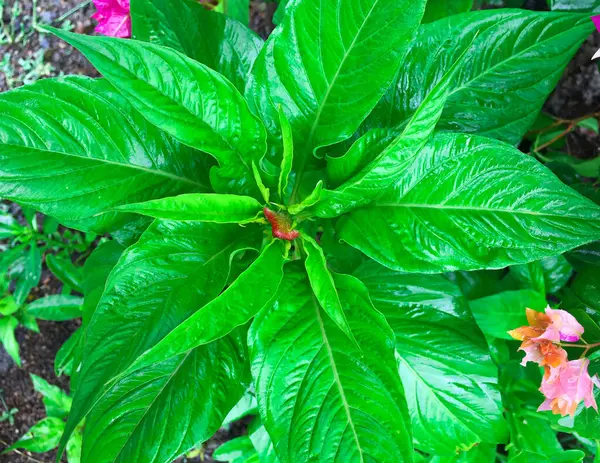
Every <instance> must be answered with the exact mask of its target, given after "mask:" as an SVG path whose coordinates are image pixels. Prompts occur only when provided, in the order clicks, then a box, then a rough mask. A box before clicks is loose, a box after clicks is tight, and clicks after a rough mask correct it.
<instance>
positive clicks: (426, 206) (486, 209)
mask: <svg viewBox="0 0 600 463" xmlns="http://www.w3.org/2000/svg"><path fill="white" fill-rule="evenodd" d="M374 206H375V207H398V208H402V207H405V208H407V209H440V210H456V211H479V212H490V213H505V214H511V215H534V216H538V217H552V218H562V219H565V218H572V219H580V220H594V219H593V218H585V217H580V216H573V215H568V214H566V213H565V214H549V213H543V212H535V211H525V210H516V209H493V208H489V207H481V206H447V205H445V204H417V203H375V204H374ZM596 221H598V220H596Z"/></svg>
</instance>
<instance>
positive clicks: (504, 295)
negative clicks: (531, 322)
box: [469, 289, 548, 339]
mask: <svg viewBox="0 0 600 463" xmlns="http://www.w3.org/2000/svg"><path fill="white" fill-rule="evenodd" d="M469 305H470V306H471V311H472V312H473V315H474V316H475V319H476V320H477V324H478V325H479V328H481V331H483V332H484V333H485V334H486V336H490V337H494V338H501V339H512V337H511V336H510V335H509V334H508V331H510V330H514V329H516V328H519V327H521V326H525V325H527V319H526V318H525V309H527V308H529V309H533V310H539V311H543V310H544V308H546V306H547V305H548V303H547V302H546V298H545V297H544V294H540V293H538V292H536V291H532V290H530V289H520V290H517V291H503V292H501V293H498V294H494V295H493V296H487V297H482V298H481V299H475V300H474V301H471V302H469Z"/></svg>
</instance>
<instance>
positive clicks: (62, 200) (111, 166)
mask: <svg viewBox="0 0 600 463" xmlns="http://www.w3.org/2000/svg"><path fill="white" fill-rule="evenodd" d="M41 133H43V134H44V135H43V137H41V136H40V135H38V134H41ZM0 143H2V154H1V155H0V166H1V167H0V196H1V197H4V198H6V199H11V200H14V201H18V202H19V203H22V204H28V205H30V206H33V207H35V208H36V209H37V210H39V211H40V212H43V213H44V214H48V215H51V216H53V217H56V218H58V219H59V220H61V222H62V223H66V224H75V227H76V228H79V229H85V230H88V229H90V230H94V231H97V232H104V231H106V230H107V229H110V226H111V225H112V224H113V223H115V222H117V221H118V218H117V217H116V215H117V214H116V213H114V212H113V213H110V214H104V215H102V216H101V217H94V216H95V215H96V214H99V213H102V212H104V211H106V210H108V209H110V208H111V207H113V206H117V205H120V204H124V203H127V202H136V201H145V200H148V199H154V198H160V197H162V196H169V195H175V194H179V193H186V192H206V191H210V186H209V182H208V176H207V173H206V170H207V169H206V166H205V165H206V158H207V157H206V156H205V155H203V154H202V153H200V152H198V151H196V150H193V149H191V148H188V147H186V146H183V145H181V144H180V143H178V142H177V141H175V140H174V139H173V138H171V137H170V136H168V135H166V134H165V133H163V132H161V131H159V130H157V129H156V128H155V127H153V126H152V125H151V124H149V123H148V122H147V121H146V120H145V119H144V118H143V117H142V116H141V115H140V114H139V113H138V112H137V111H136V110H135V109H133V107H132V106H131V104H129V103H128V102H127V100H126V99H125V98H123V97H122V96H121V95H120V94H119V93H118V92H116V90H115V89H114V87H112V85H110V84H109V83H108V81H106V80H103V79H94V80H93V79H88V78H82V77H69V78H66V79H64V80H53V79H48V80H44V81H40V82H38V83H36V84H35V85H30V86H27V87H24V88H23V89H19V90H16V91H14V92H8V93H4V94H2V95H0ZM121 215H122V214H121Z"/></svg>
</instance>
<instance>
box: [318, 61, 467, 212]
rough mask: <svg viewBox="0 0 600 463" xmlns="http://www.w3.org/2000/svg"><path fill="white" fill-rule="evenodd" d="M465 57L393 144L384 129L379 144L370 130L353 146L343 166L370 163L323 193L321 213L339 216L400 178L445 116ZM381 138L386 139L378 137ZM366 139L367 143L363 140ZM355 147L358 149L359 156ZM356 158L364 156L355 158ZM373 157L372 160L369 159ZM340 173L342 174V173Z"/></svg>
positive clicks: (319, 210)
mask: <svg viewBox="0 0 600 463" xmlns="http://www.w3.org/2000/svg"><path fill="white" fill-rule="evenodd" d="M465 56H466V53H463V54H462V55H461V56H459V57H458V58H457V60H456V62H455V63H454V64H453V65H452V67H451V68H450V69H449V70H448V72H447V73H446V74H445V75H444V76H443V78H442V79H441V80H440V81H439V82H438V83H437V84H436V85H435V87H433V89H432V90H431V92H430V93H429V94H428V95H427V96H426V97H425V99H424V100H423V102H422V103H421V105H420V106H419V108H418V109H417V110H416V111H415V113H414V114H413V115H412V116H411V118H410V120H409V121H408V123H407V124H406V126H405V127H404V128H403V129H402V132H400V134H399V135H398V136H397V137H396V138H394V139H393V141H392V142H391V143H389V144H388V145H384V143H383V140H385V139H387V137H388V136H389V134H386V132H385V131H382V132H379V133H378V135H376V138H375V141H376V143H375V144H374V143H373V140H371V139H370V137H371V136H372V135H371V134H370V133H367V134H365V135H364V136H363V137H362V138H361V139H359V140H358V142H357V143H356V144H354V145H353V146H352V147H351V148H350V150H349V152H348V153H346V155H345V156H344V157H343V158H347V157H348V156H350V160H348V161H347V162H343V161H342V166H344V167H346V168H348V169H349V170H356V169H357V168H359V167H360V166H362V165H364V164H365V161H366V162H367V163H366V165H365V166H364V167H362V168H361V169H360V171H359V172H358V173H356V174H355V175H353V176H352V177H351V178H349V179H348V180H347V181H345V182H344V183H343V184H342V185H341V186H339V187H338V188H336V189H335V190H333V191H329V190H325V191H324V192H323V193H322V195H321V196H322V198H321V201H320V202H319V203H318V204H317V206H316V214H317V215H319V216H321V217H335V216H338V215H341V214H343V213H345V212H348V211H349V210H351V209H354V208H356V207H358V206H361V205H364V204H367V203H369V202H371V201H373V200H374V199H375V198H377V197H378V196H381V194H382V192H385V191H386V190H387V189H388V188H389V187H390V186H392V185H393V184H394V183H395V182H396V181H397V179H398V177H399V176H400V175H401V174H402V172H403V171H404V170H405V169H406V168H407V166H409V165H410V163H411V162H412V160H413V159H414V157H415V156H416V155H417V153H419V151H420V150H421V149H422V148H423V146H425V144H426V143H427V141H428V140H429V138H430V137H431V135H432V133H433V130H434V129H435V126H436V124H437V123H438V120H439V118H440V116H441V115H442V111H443V109H444V105H445V104H446V100H447V99H448V95H449V94H450V90H451V89H452V88H453V87H454V85H455V82H454V78H455V76H456V74H457V73H458V72H459V71H460V70H461V68H462V66H463V64H464V59H465ZM380 138H383V140H378V139H380ZM363 140H364V143H361V141H363ZM382 145H384V146H385V147H383V146H382ZM379 147H382V148H383V149H382V151H381V152H380V153H377V154H376V149H377V148H379ZM355 148H356V150H357V151H358V152H357V154H356V155H355V154H354V150H355ZM354 157H359V158H360V159H359V160H358V161H352V158H354ZM370 159H372V160H371V161H370V162H368V161H369V160H370ZM348 174H349V173H347V174H346V175H348ZM338 176H341V175H340V173H338Z"/></svg>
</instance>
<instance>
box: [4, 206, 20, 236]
mask: <svg viewBox="0 0 600 463" xmlns="http://www.w3.org/2000/svg"><path fill="white" fill-rule="evenodd" d="M25 230H26V229H25V227H22V226H21V225H20V224H19V222H17V220H16V219H15V218H14V217H13V216H12V215H11V214H10V213H8V212H6V213H5V212H4V210H2V209H0V239H1V240H5V239H12V238H13V237H15V236H18V235H20V234H21V233H23V232H24V231H25Z"/></svg>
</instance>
